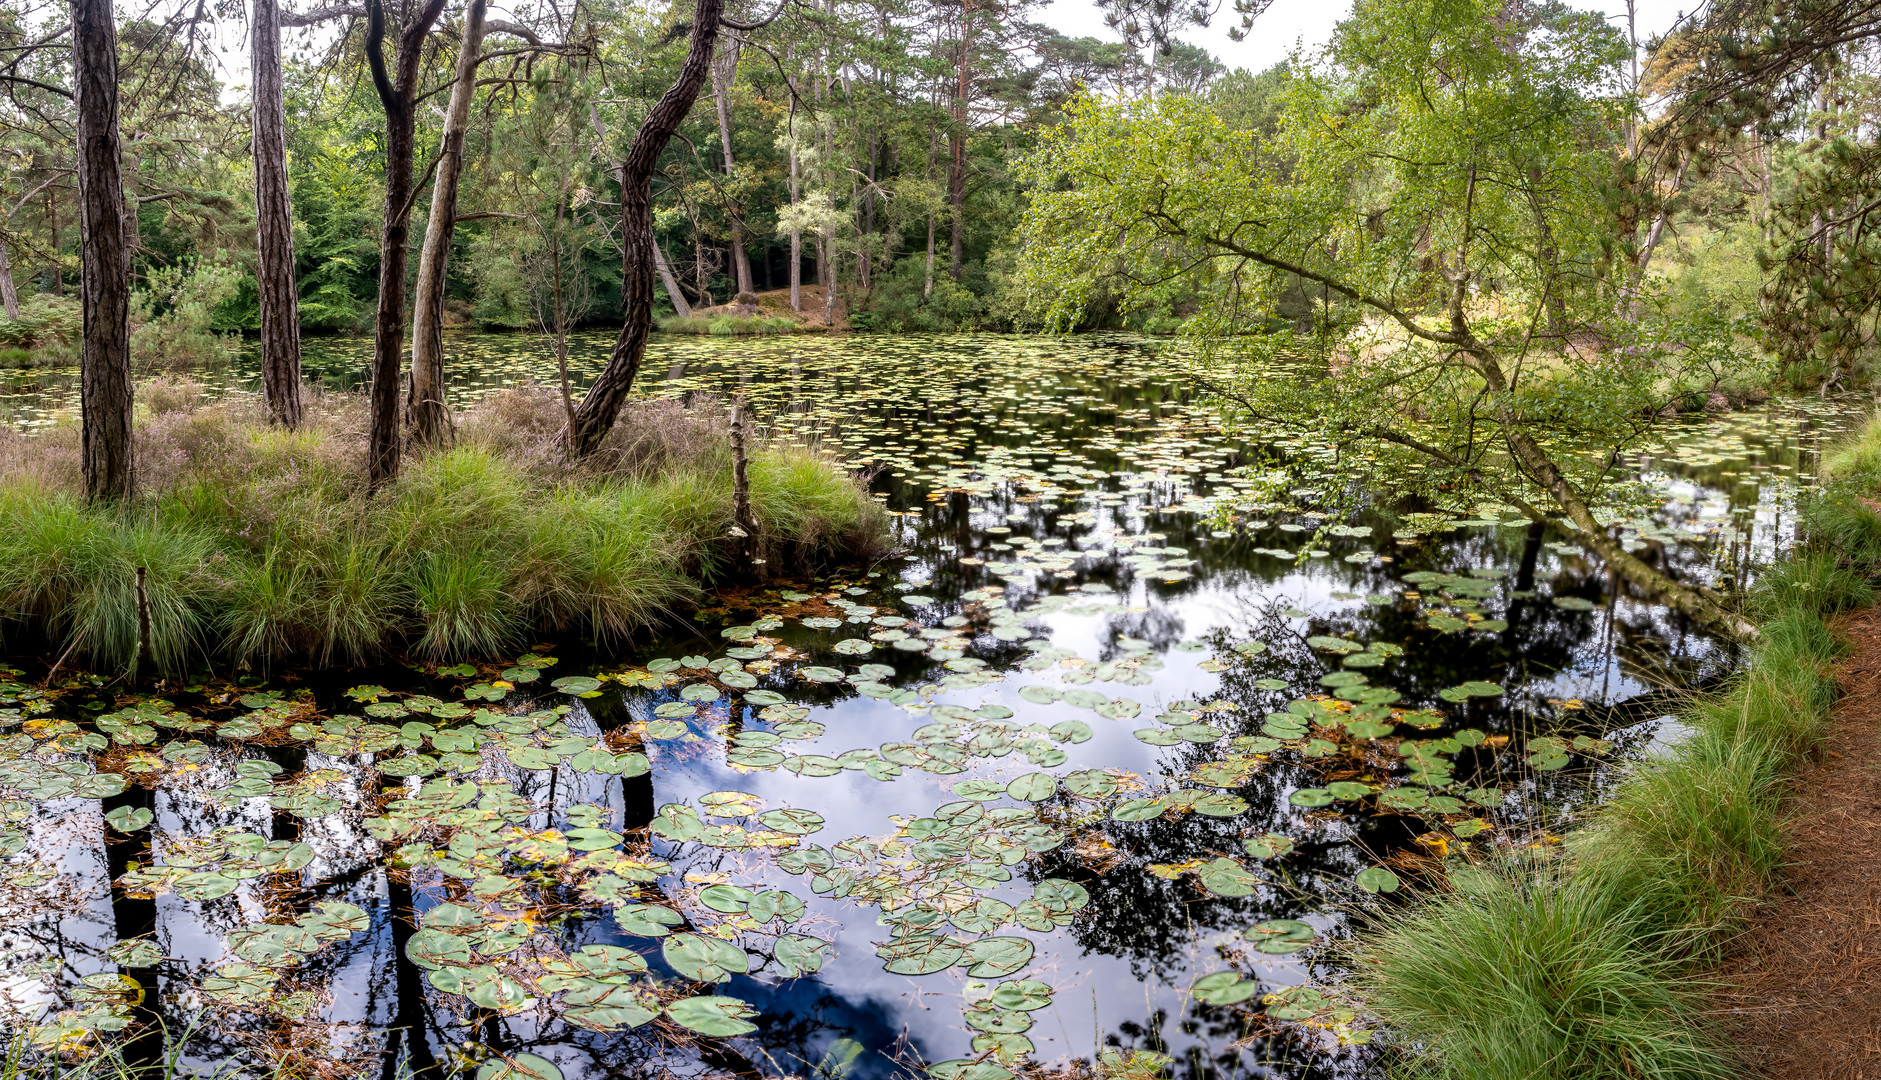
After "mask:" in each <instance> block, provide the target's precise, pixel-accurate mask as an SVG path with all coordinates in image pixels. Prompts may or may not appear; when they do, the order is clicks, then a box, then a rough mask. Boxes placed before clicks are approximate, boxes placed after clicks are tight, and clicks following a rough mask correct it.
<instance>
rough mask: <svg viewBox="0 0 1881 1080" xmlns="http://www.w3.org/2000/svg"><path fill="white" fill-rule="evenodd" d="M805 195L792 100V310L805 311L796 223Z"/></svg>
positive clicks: (799, 233) (800, 236)
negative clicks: (799, 173) (800, 176)
mask: <svg viewBox="0 0 1881 1080" xmlns="http://www.w3.org/2000/svg"><path fill="white" fill-rule="evenodd" d="M802 197H803V189H802V181H801V180H800V179H799V175H798V169H797V101H796V98H795V97H794V96H793V97H792V98H791V102H790V208H791V210H792V214H791V216H790V220H791V226H790V310H792V311H795V312H798V313H801V312H802V311H803V230H802V229H801V228H799V227H798V226H797V224H796V221H797V215H796V213H795V210H796V209H797V200H798V199H800V198H802Z"/></svg>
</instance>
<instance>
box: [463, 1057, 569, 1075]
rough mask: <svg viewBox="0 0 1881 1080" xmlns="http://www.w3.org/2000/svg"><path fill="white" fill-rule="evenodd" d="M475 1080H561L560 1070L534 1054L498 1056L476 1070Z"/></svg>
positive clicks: (551, 1062)
mask: <svg viewBox="0 0 1881 1080" xmlns="http://www.w3.org/2000/svg"><path fill="white" fill-rule="evenodd" d="M477 1080H562V1070H561V1069H559V1068H557V1067H556V1065H555V1063H554V1062H553V1061H550V1060H549V1059H547V1058H543V1057H537V1056H536V1055H534V1054H522V1053H516V1054H499V1055H498V1056H497V1057H495V1058H493V1059H492V1060H490V1061H487V1062H485V1063H484V1065H483V1067H482V1068H480V1069H478V1070H477Z"/></svg>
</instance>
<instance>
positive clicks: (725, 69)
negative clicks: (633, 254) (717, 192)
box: [712, 31, 757, 293]
mask: <svg viewBox="0 0 1881 1080" xmlns="http://www.w3.org/2000/svg"><path fill="white" fill-rule="evenodd" d="M742 44H743V41H742V39H740V38H739V36H738V34H737V32H735V31H734V32H733V33H732V34H731V35H730V43H729V46H728V47H727V48H726V50H725V51H724V52H723V53H721V54H720V55H719V58H718V63H716V64H714V65H713V66H712V100H713V103H714V104H715V105H716V106H717V108H718V141H719V147H720V149H721V151H722V152H723V154H724V165H725V182H726V183H727V184H728V185H729V184H730V183H731V182H732V179H733V177H734V175H735V172H736V165H735V164H734V162H733V160H732V136H731V84H732V81H733V80H734V79H736V78H737V77H738V51H739V48H740V46H741V45H742ZM725 216H726V217H728V218H730V219H731V258H732V279H733V280H734V281H736V282H737V283H738V284H737V289H736V291H737V292H741V293H748V292H755V291H757V290H755V289H753V288H752V287H751V256H750V255H749V254H748V253H747V252H746V251H745V223H744V219H743V217H742V215H741V214H740V212H739V207H738V206H737V204H736V203H735V202H734V201H733V200H732V198H731V193H730V191H729V190H728V191H727V192H726V197H725Z"/></svg>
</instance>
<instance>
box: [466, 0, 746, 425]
mask: <svg viewBox="0 0 1881 1080" xmlns="http://www.w3.org/2000/svg"><path fill="white" fill-rule="evenodd" d="M439 2H440V3H441V2H442V0H439ZM723 10H724V0H699V2H698V4H697V6H696V7H695V8H694V9H693V16H692V40H691V42H690V43H689V45H688V47H687V50H686V62H685V63H684V64H683V65H681V67H680V69H679V77H678V78H677V79H675V80H674V81H673V85H672V86H671V87H669V88H667V91H666V93H665V94H664V95H663V96H661V98H660V100H659V101H658V102H657V103H656V104H655V105H654V106H653V108H652V109H651V110H650V111H648V113H647V118H646V119H645V120H644V121H642V122H641V124H640V131H639V132H638V133H637V134H636V135H635V136H634V141H633V145H632V146H631V147H629V148H628V150H627V156H626V158H624V159H623V160H622V161H621V180H622V181H623V182H622V184H621V192H620V202H621V252H622V255H621V264H622V265H621V307H622V308H624V309H625V312H624V317H623V319H622V320H621V328H620V336H619V337H618V338H616V339H615V341H614V351H613V353H612V354H611V355H609V356H608V359H607V366H606V367H604V368H602V369H601V374H600V375H599V376H597V377H596V378H595V380H594V384H593V385H592V386H590V387H589V388H588V393H587V394H586V396H584V397H583V398H582V399H581V405H580V407H579V408H577V409H576V410H575V418H574V420H573V421H571V422H570V423H569V425H568V430H567V431H566V432H565V433H564V434H563V440H564V441H565V442H566V444H567V446H568V450H569V453H570V455H571V456H574V457H585V456H587V455H588V454H592V453H593V452H594V451H595V450H596V449H598V448H599V447H600V445H601V441H602V440H603V439H605V438H607V433H608V432H609V431H611V430H612V429H613V427H614V420H615V418H616V417H618V416H619V415H620V410H621V406H622V405H623V404H624V403H625V402H626V400H627V395H628V393H629V392H631V391H632V390H633V385H634V379H635V377H636V376H638V375H639V374H640V361H641V358H642V357H644V356H645V355H646V351H647V335H648V334H649V333H650V332H651V331H652V329H653V280H654V264H653V248H654V239H653V191H652V180H653V170H654V167H655V166H656V165H657V164H658V163H659V157H660V151H662V150H664V149H665V148H666V144H667V142H668V141H669V140H670V139H672V137H673V132H675V131H677V130H679V125H680V123H681V122H683V121H684V120H685V119H686V114H687V113H688V112H690V111H691V110H692V103H693V102H694V101H696V100H697V99H698V97H699V88H700V87H701V86H703V85H704V84H705V79H706V76H707V74H708V73H709V72H710V69H711V66H712V46H713V43H714V42H715V41H716V40H717V39H718V19H719V13H720V12H721V11H723Z"/></svg>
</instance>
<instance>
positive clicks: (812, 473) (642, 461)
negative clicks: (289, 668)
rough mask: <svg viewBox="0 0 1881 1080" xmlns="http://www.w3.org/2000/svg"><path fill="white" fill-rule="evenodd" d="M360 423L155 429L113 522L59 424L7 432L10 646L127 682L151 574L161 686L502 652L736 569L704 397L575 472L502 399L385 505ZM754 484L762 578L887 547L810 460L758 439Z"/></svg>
mask: <svg viewBox="0 0 1881 1080" xmlns="http://www.w3.org/2000/svg"><path fill="white" fill-rule="evenodd" d="M356 410H357V405H356V404H355V403H354V402H352V401H351V400H350V399H346V398H340V399H322V400H321V401H320V402H319V407H318V408H317V409H316V410H315V411H314V419H313V420H312V421H311V422H310V423H309V424H308V426H307V427H305V428H303V429H302V430H300V431H297V432H284V431H281V430H278V429H271V428H269V427H268V426H267V424H266V421H265V418H264V417H261V416H259V415H257V414H256V413H255V412H254V411H253V410H252V407H251V406H248V405H245V404H243V403H240V402H230V403H217V404H210V405H201V404H196V405H191V406H186V407H180V408H177V409H174V410H172V411H168V412H165V413H164V414H162V415H145V416H142V417H140V423H139V426H138V435H139V441H138V447H137V451H138V459H137V468H138V473H139V476H140V483H141V491H140V494H139V495H138V497H137V499H136V501H135V502H134V503H132V504H130V505H127V506H123V507H118V508H111V509H101V508H92V507H87V506H85V505H83V503H82V501H81V499H80V496H79V494H78V490H79V489H78V482H77V476H76V468H75V464H74V462H73V461H72V460H70V459H71V458H72V457H73V452H74V450H75V447H74V445H73V443H74V440H73V439H72V438H71V433H70V432H69V431H66V432H58V431H55V432H53V433H51V434H49V435H39V436H33V437H25V436H20V435H16V434H0V519H4V520H5V521H6V522H7V528H6V529H4V530H0V631H4V632H6V633H8V634H11V635H13V636H16V637H21V636H25V637H31V636H34V635H37V636H40V637H43V638H44V639H45V643H46V644H48V645H49V646H51V647H53V648H55V649H58V650H61V651H67V650H69V651H70V652H71V653H72V654H73V655H74V656H75V657H77V658H78V659H79V660H80V661H82V662H84V663H86V664H88V665H90V666H92V667H94V668H97V669H100V670H109V669H124V668H130V667H134V666H135V664H136V663H137V661H138V657H137V650H138V603H137V595H136V584H135V583H136V576H137V570H138V568H140V567H141V568H143V569H144V571H145V593H146V598H147V606H148V610H149V615H150V629H151V632H150V651H151V662H152V663H153V664H154V665H155V666H156V667H157V668H158V669H160V670H162V671H164V672H169V673H180V672H183V671H185V670H187V669H189V668H190V667H191V666H192V665H196V664H200V663H202V662H204V661H209V660H221V661H232V662H236V663H244V664H249V665H252V666H264V665H268V664H274V663H281V662H285V661H289V660H300V661H310V662H314V663H323V664H324V663H355V662H362V661H367V660H371V659H375V658H379V657H383V656H385V655H387V654H388V653H390V652H393V651H395V650H398V649H401V648H402V649H409V650H411V651H413V652H416V653H418V654H420V655H422V656H424V657H427V658H433V659H447V658H459V657H471V656H498V655H501V654H503V653H504V652H505V651H507V650H510V649H513V648H515V647H517V646H519V645H521V644H525V643H527V641H529V640H531V639H534V638H537V637H540V636H542V635H543V634H546V633H550V632H564V633H566V632H573V633H579V634H584V635H587V636H589V637H591V638H593V639H596V640H597V641H602V642H607V641H618V640H619V639H620V638H622V637H623V636H625V635H627V634H630V633H632V632H633V631H635V630H636V629H639V628H641V627H644V626H647V625H648V624H650V623H653V622H655V621H657V620H659V619H660V618H662V617H663V616H665V615H667V614H668V613H670V612H672V611H673V610H674V609H675V608H677V607H679V606H681V605H683V604H684V603H686V602H687V601H689V600H691V599H693V598H695V597H696V596H697V595H698V593H699V590H700V588H701V585H702V584H709V583H712V582H714V581H718V580H722V579H724V578H725V577H727V576H728V575H730V574H732V573H734V572H736V571H741V570H743V569H746V568H742V567H733V566H731V565H729V563H728V562H727V558H728V556H729V553H730V552H731V551H732V550H733V548H732V546H731V544H730V543H729V542H728V539H727V534H728V531H729V528H730V524H731V520H732V511H731V457H730V452H729V449H728V447H727V445H726V439H725V436H724V414H723V412H722V411H721V410H718V409H716V408H715V407H713V406H712V405H711V403H709V402H708V403H705V404H703V405H701V406H698V407H696V408H694V409H692V410H686V409H681V408H680V407H678V406H677V405H675V404H672V403H644V404H638V405H636V406H635V407H634V409H633V410H632V411H631V413H630V414H629V415H628V416H627V417H625V418H624V419H623V421H622V430H621V431H620V432H619V433H617V435H616V436H615V437H614V438H612V439H610V441H609V443H608V444H607V445H606V446H605V447H604V448H603V451H602V453H601V454H599V455H597V457H596V459H595V460H593V461H590V462H586V463H583V464H581V465H580V466H571V465H570V464H569V463H567V462H566V461H564V460H563V458H562V456H561V454H560V451H559V449H557V448H556V446H555V443H554V434H555V431H556V429H557V427H558V421H559V406H558V404H557V403H556V402H555V400H554V399H553V398H552V397H549V396H547V395H539V394H530V393H527V392H520V391H519V392H512V393H510V394H508V395H503V396H500V397H499V398H497V399H495V400H493V401H492V402H491V403H489V404H488V405H487V406H485V407H484V408H482V409H479V410H477V411H474V412H473V413H471V414H470V415H468V416H466V417H465V418H464V421H463V423H462V424H461V425H460V432H459V439H458V441H457V443H456V445H455V446H453V447H451V448H450V449H446V450H441V451H437V452H432V453H429V454H422V455H417V456H415V457H413V458H411V459H408V464H407V467H406V469H405V471H404V472H403V474H402V475H401V476H400V477H399V478H398V480H397V481H396V482H395V483H394V484H393V485H391V486H390V487H389V488H388V489H387V490H384V491H381V492H378V493H369V492H367V491H366V489H365V487H364V485H363V483H362V481H361V479H360V478H359V477H358V476H357V474H356V472H355V469H354V463H355V462H356V461H358V460H359V457H358V453H357V452H358V449H359V446H358V441H357V437H356V436H355V435H353V434H352V432H355V431H357V430H358V428H359V426H360V425H358V424H357V423H356V421H357V420H358V419H359V418H358V417H357V416H356V415H355V413H356ZM750 475H751V483H752V489H753V490H752V496H753V503H754V505H755V506H756V507H757V512H758V525H759V533H758V536H757V542H758V547H759V549H760V550H762V551H764V552H765V553H766V555H767V556H768V559H769V561H768V562H767V564H766V565H767V566H768V567H770V568H772V569H775V570H778V571H780V572H787V571H789V570H790V569H792V568H798V567H808V566H812V565H815V564H817V563H819V562H822V561H826V560H837V559H845V558H852V557H857V556H861V555H866V554H868V553H870V552H872V551H873V550H875V549H876V548H877V546H878V545H879V543H880V540H881V537H882V535H883V532H884V523H885V521H886V518H885V516H884V514H883V513H882V511H881V509H880V508H879V507H878V506H877V505H876V504H875V503H874V501H873V500H872V499H870V497H869V495H868V492H867V490H866V488H865V487H864V486H863V485H861V484H860V483H859V482H858V480H857V479H856V478H853V477H851V476H850V475H848V474H847V473H845V472H843V471H842V470H841V469H839V468H837V467H834V466H832V465H830V464H828V463H826V462H824V461H822V460H820V459H819V458H818V457H816V455H814V454H813V453H812V452H810V451H809V450H806V449H803V448H799V447H790V446H782V445H775V446H760V447H759V448H758V449H757V450H756V451H755V453H754V456H753V460H752V462H751V468H750Z"/></svg>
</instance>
